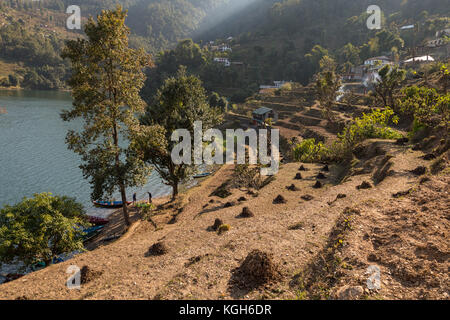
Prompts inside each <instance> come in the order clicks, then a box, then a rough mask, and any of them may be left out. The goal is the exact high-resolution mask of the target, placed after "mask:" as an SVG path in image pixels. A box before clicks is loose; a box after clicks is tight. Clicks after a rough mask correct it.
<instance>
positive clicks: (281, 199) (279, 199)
mask: <svg viewBox="0 0 450 320" xmlns="http://www.w3.org/2000/svg"><path fill="white" fill-rule="evenodd" d="M284 203H287V200H286V199H285V198H284V197H283V196H282V195H281V194H280V195H279V196H278V197H276V198H275V199H274V200H273V204H284Z"/></svg>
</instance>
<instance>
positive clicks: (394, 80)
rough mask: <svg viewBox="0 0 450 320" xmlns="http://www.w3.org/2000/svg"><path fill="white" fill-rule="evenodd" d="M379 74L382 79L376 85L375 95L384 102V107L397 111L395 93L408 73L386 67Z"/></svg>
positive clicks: (396, 68)
mask: <svg viewBox="0 0 450 320" xmlns="http://www.w3.org/2000/svg"><path fill="white" fill-rule="evenodd" d="M378 74H379V75H380V79H379V80H378V81H377V82H376V83H375V85H374V90H375V94H376V96H377V97H378V98H379V99H381V100H382V102H383V106H384V107H387V106H391V107H392V108H394V110H395V100H394V91H395V90H396V89H397V88H398V87H399V86H400V84H401V83H402V82H403V81H404V80H405V78H406V71H405V70H403V69H400V68H398V67H392V66H390V65H386V66H384V67H383V68H381V69H380V71H379V72H378Z"/></svg>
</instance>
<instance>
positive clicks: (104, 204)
mask: <svg viewBox="0 0 450 320" xmlns="http://www.w3.org/2000/svg"><path fill="white" fill-rule="evenodd" d="M130 204H132V202H131V201H127V205H130ZM94 205H95V206H96V207H100V208H106V209H118V208H122V207H123V202H122V201H94Z"/></svg>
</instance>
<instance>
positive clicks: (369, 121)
mask: <svg viewBox="0 0 450 320" xmlns="http://www.w3.org/2000/svg"><path fill="white" fill-rule="evenodd" d="M391 121H392V122H393V123H398V117H397V116H394V111H393V110H392V109H391V108H389V107H388V108H386V109H385V110H383V111H382V110H380V109H375V110H373V111H372V112H371V113H369V114H365V113H364V114H363V116H362V117H361V118H356V119H355V120H354V121H353V123H352V124H350V125H348V126H347V127H345V129H344V130H343V132H342V133H341V134H339V135H338V140H337V141H336V142H334V143H333V144H332V145H331V146H330V147H326V146H325V145H324V144H323V143H322V142H319V143H317V144H316V141H315V139H307V140H303V141H302V142H301V143H299V144H297V145H295V147H294V148H293V151H292V153H293V158H294V160H296V161H301V162H320V161H339V160H342V159H344V158H345V157H347V156H348V155H350V154H351V153H352V151H353V149H354V147H355V146H356V145H357V144H358V143H360V142H362V141H364V140H366V139H372V138H380V139H398V138H401V137H402V136H401V135H400V134H399V133H398V132H396V131H395V130H393V129H392V128H390V127H388V124H389V122H391Z"/></svg>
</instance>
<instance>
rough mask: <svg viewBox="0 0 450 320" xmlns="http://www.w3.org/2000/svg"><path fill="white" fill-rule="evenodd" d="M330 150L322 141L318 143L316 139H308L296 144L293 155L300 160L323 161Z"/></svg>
mask: <svg viewBox="0 0 450 320" xmlns="http://www.w3.org/2000/svg"><path fill="white" fill-rule="evenodd" d="M328 152H329V150H328V149H327V148H326V147H325V145H324V144H323V143H322V142H319V143H317V144H316V139H306V140H303V141H302V142H300V143H298V144H297V145H295V146H294V148H293V150H292V157H293V158H294V160H295V161H300V162H318V161H321V160H322V159H323V158H324V157H325V156H326V154H327V153H328Z"/></svg>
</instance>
